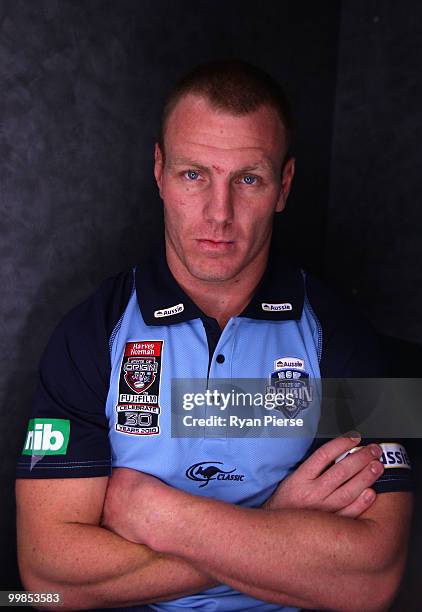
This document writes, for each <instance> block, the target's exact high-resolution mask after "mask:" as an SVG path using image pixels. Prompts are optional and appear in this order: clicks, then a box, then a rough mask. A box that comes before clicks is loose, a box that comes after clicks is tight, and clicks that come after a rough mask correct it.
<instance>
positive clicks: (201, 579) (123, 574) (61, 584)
mask: <svg viewBox="0 0 422 612" xmlns="http://www.w3.org/2000/svg"><path fill="white" fill-rule="evenodd" d="M24 546H25V544H24V542H23V538H20V542H19V548H20V558H21V563H20V566H21V573H22V578H23V582H24V584H25V586H26V588H28V589H30V590H35V591H43V590H55V591H57V592H61V593H62V595H63V605H62V606H60V609H62V610H77V609H87V608H94V607H95V608H97V607H110V606H130V605H136V604H139V603H149V602H152V601H163V600H168V599H174V598H177V597H181V596H183V595H187V594H190V593H195V592H198V591H201V590H204V589H206V588H209V587H211V586H213V584H214V583H213V582H212V579H211V578H209V577H208V576H206V575H205V574H204V573H202V572H200V571H199V570H197V569H195V568H193V567H192V566H191V565H190V564H189V563H188V562H187V561H185V560H182V559H180V558H176V557H172V556H170V555H165V554H160V553H156V552H154V551H152V550H150V549H149V548H148V547H146V546H144V545H140V544H133V543H131V542H127V541H126V540H124V539H123V538H121V537H120V536H118V535H116V534H114V533H112V532H110V531H108V530H107V529H104V528H102V527H97V526H94V525H86V524H78V523H67V524H62V525H60V528H56V529H52V530H51V537H50V545H49V546H48V548H46V545H45V542H39V543H34V542H33V543H32V545H31V551H28V550H26V551H24V550H23V547H24ZM23 559H25V561H23Z"/></svg>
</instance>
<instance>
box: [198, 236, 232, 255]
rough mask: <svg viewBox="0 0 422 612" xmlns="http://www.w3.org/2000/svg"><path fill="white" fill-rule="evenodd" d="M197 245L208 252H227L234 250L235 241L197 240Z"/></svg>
mask: <svg viewBox="0 0 422 612" xmlns="http://www.w3.org/2000/svg"><path fill="white" fill-rule="evenodd" d="M197 243H198V244H199V246H200V247H201V248H203V249H204V250H207V251H217V252H218V251H226V250H229V249H230V248H232V246H233V245H234V240H214V239H209V238H197Z"/></svg>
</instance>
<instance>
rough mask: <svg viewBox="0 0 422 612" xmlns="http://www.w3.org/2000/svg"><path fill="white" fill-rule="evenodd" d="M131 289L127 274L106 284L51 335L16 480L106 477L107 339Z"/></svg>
mask: <svg viewBox="0 0 422 612" xmlns="http://www.w3.org/2000/svg"><path fill="white" fill-rule="evenodd" d="M132 287H133V278H132V273H131V272H130V273H126V274H124V275H120V276H118V277H115V278H113V279H110V280H108V281H105V282H104V283H103V285H102V286H101V287H100V289H99V290H98V291H97V292H96V293H95V294H94V295H93V296H92V297H91V298H89V299H88V300H86V301H85V302H83V303H82V304H80V305H79V306H77V307H76V308H74V309H73V310H72V311H71V312H70V313H69V314H67V315H66V316H65V317H64V319H63V320H62V321H61V323H60V324H59V325H58V327H57V328H56V330H55V331H54V333H53V335H52V337H51V339H50V341H49V343H48V345H47V348H46V350H45V352H44V354H43V357H42V359H41V363H40V369H39V380H38V386H37V389H36V392H35V396H34V400H33V405H32V413H31V419H30V421H29V424H28V431H27V435H26V438H25V443H24V448H23V450H22V454H21V456H20V458H19V460H18V466H17V477H18V478H66V477H90V476H108V475H109V474H110V472H111V451H110V444H109V438H108V422H107V418H106V414H105V406H106V399H107V394H108V387H109V378H110V367H111V366H110V357H109V338H110V335H111V333H112V331H113V329H114V327H115V325H116V323H117V322H118V320H119V318H120V317H121V315H122V314H123V312H124V309H125V307H126V305H127V302H128V300H129V297H130V294H131V291H132Z"/></svg>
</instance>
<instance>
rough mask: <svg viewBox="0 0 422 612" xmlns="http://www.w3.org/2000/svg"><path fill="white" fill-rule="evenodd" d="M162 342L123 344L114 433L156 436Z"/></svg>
mask: <svg viewBox="0 0 422 612" xmlns="http://www.w3.org/2000/svg"><path fill="white" fill-rule="evenodd" d="M162 349H163V340H145V341H143V340H142V341H141V340H139V341H136V342H127V343H126V347H125V351H124V355H123V360H122V365H121V368H120V376H119V395H118V403H117V405H116V413H117V423H116V430H117V431H119V432H121V433H125V434H134V435H138V436H147V435H158V434H159V433H160V426H159V416H160V404H159V397H160V377H161V356H162Z"/></svg>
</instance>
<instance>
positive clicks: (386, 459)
mask: <svg viewBox="0 0 422 612" xmlns="http://www.w3.org/2000/svg"><path fill="white" fill-rule="evenodd" d="M379 446H381V448H382V455H381V457H380V461H381V463H383V464H384V468H385V469H392V468H401V469H407V470H411V469H412V466H411V463H410V459H409V457H408V455H407V453H406V449H405V448H404V446H402V445H401V444H398V443H397V442H380V443H379ZM360 448H362V446H355V447H354V448H352V449H350V450H349V451H347V452H346V453H343V454H342V455H340V457H338V458H337V459H336V463H337V462H338V461H341V460H342V459H344V457H347V455H351V454H352V453H355V452H356V451H357V450H359V449H360Z"/></svg>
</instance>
